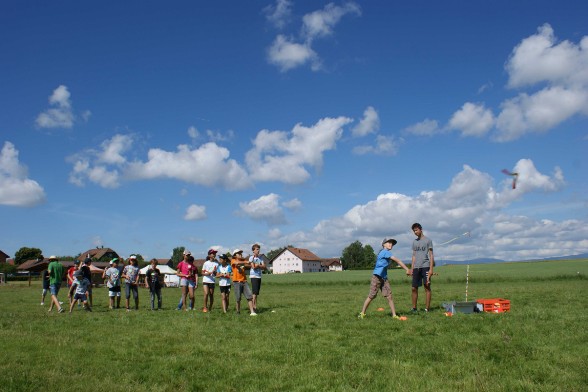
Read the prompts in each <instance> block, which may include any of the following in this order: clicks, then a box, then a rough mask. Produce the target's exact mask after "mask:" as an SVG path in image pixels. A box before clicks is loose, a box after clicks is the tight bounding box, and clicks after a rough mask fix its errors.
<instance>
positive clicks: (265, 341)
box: [0, 260, 588, 392]
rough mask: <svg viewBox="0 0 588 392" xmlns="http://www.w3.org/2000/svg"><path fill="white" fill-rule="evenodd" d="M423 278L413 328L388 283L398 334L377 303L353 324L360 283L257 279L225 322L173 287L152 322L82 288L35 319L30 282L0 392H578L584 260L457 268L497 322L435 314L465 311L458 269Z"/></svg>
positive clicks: (12, 289) (314, 276) (0, 325)
mask: <svg viewBox="0 0 588 392" xmlns="http://www.w3.org/2000/svg"><path fill="white" fill-rule="evenodd" d="M435 271H436V272H438V273H439V276H436V277H435V280H434V281H433V304H434V305H435V309H434V310H433V311H432V312H430V313H428V314H425V313H424V312H419V314H417V315H412V314H409V313H408V311H409V309H410V307H411V305H410V279H409V278H408V277H406V276H405V275H403V271H401V270H392V271H390V278H391V283H392V291H393V294H394V299H395V303H396V308H397V311H398V313H399V314H404V315H407V316H408V320H407V321H397V320H393V319H392V317H390V315H389V310H388V308H387V304H386V301H385V300H384V299H383V298H382V297H380V296H378V297H377V298H376V299H375V300H374V301H373V302H372V304H371V306H370V308H369V309H368V313H367V318H365V319H363V320H359V319H358V318H357V314H358V312H359V310H360V309H361V305H362V303H363V301H364V299H365V297H366V295H367V293H368V291H369V280H370V276H371V271H345V272H341V273H309V274H288V275H267V276H264V278H263V284H262V289H261V295H260V297H259V315H258V316H257V317H250V316H249V315H248V314H247V312H242V314H241V315H237V314H235V312H234V310H233V309H234V298H233V297H231V310H230V312H229V313H227V314H222V312H221V311H220V292H219V291H218V289H217V292H216V293H215V308H214V309H213V310H212V312H210V313H202V312H199V311H194V312H185V311H182V312H179V311H176V310H175V305H176V304H177V301H178V299H179V296H180V291H179V289H177V288H165V289H163V296H164V297H163V303H164V304H163V306H164V309H163V310H161V311H156V312H151V311H149V310H148V308H149V295H148V292H147V290H145V289H143V290H141V291H140V293H139V295H140V301H141V304H140V310H139V311H133V312H126V311H125V310H124V309H120V310H108V298H107V295H108V294H107V291H106V289H105V288H95V289H94V311H93V312H92V313H88V312H83V311H81V310H78V309H77V308H76V309H74V312H73V313H72V314H68V313H67V312H66V313H63V314H58V313H57V312H56V311H55V310H54V311H53V312H52V313H48V312H47V308H48V305H47V303H48V302H49V301H48V299H47V300H46V305H45V306H40V294H41V286H40V282H33V284H32V286H31V287H29V286H28V283H26V282H18V283H17V282H14V283H13V282H9V284H8V285H5V286H1V287H0V375H1V377H0V391H39V390H44V391H74V390H75V391H80V390H91V391H110V392H112V391H130V390H132V391H181V390H189V391H201V390H217V391H249V390H251V391H354V390H362V391H363V390H380V391H382V390H406V391H409V390H410V391H422V390H440V391H585V390H586V388H587V385H588V372H587V371H586V369H588V345H587V342H588V333H587V325H588V306H587V303H588V300H587V295H588V290H587V288H588V280H587V279H586V277H587V276H588V260H570V261H551V262H534V263H502V264H484V265H472V266H470V275H469V287H468V300H470V301H471V300H475V299H477V298H505V299H509V300H510V301H511V312H510V313H503V314H489V313H485V314H471V315H465V314H456V315H454V316H453V317H446V316H445V314H444V313H445V311H444V309H442V308H441V307H440V305H441V303H443V302H448V301H452V300H458V301H463V300H465V288H466V285H465V278H466V266H456V265H454V266H441V267H438V268H436V269H435ZM420 294H421V298H420V299H419V304H420V305H422V304H423V300H424V293H423V291H422V289H421V291H420ZM123 295H124V294H123ZM60 299H61V300H63V301H66V293H65V291H63V290H62V292H61V293H60ZM123 303H124V298H123ZM196 305H197V308H200V307H201V306H202V289H201V286H199V289H198V290H197V296H196ZM242 307H243V308H244V309H246V302H245V301H244V300H243V302H242ZM379 307H384V308H385V309H386V311H384V312H381V311H378V310H377V309H378V308H379Z"/></svg>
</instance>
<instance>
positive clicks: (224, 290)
mask: <svg viewBox="0 0 588 392" xmlns="http://www.w3.org/2000/svg"><path fill="white" fill-rule="evenodd" d="M219 258H220V262H221V264H220V265H219V266H218V268H217V270H216V277H217V278H218V287H219V289H220V292H221V304H222V306H223V313H227V309H228V308H229V295H230V294H231V274H232V273H233V270H232V269H231V266H230V265H229V264H228V263H229V257H228V256H227V255H225V254H222V255H220V256H219Z"/></svg>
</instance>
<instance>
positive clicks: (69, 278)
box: [67, 260, 80, 305]
mask: <svg viewBox="0 0 588 392" xmlns="http://www.w3.org/2000/svg"><path fill="white" fill-rule="evenodd" d="M79 266H80V261H79V260H75V261H74V264H73V265H72V266H71V267H69V268H68V269H67V290H68V292H67V299H68V300H69V304H70V305H71V302H72V301H73V290H71V286H73V283H74V276H73V274H74V272H76V271H77V270H78V269H79ZM74 290H75V289H74Z"/></svg>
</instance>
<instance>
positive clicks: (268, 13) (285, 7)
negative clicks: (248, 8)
mask: <svg viewBox="0 0 588 392" xmlns="http://www.w3.org/2000/svg"><path fill="white" fill-rule="evenodd" d="M263 12H264V13H265V17H266V18H267V20H268V22H270V23H271V24H272V25H273V26H274V27H276V28H277V29H282V28H284V27H285V26H286V25H287V24H288V22H289V21H290V18H291V15H292V2H291V1H290V0H276V4H275V5H273V4H270V5H268V6H267V7H265V8H264V9H263Z"/></svg>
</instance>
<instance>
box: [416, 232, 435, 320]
mask: <svg viewBox="0 0 588 392" xmlns="http://www.w3.org/2000/svg"><path fill="white" fill-rule="evenodd" d="M412 232H413V233H414V235H416V236H417V238H416V239H415V240H414V241H413V242H412V265H411V270H410V272H411V274H412V312H413V313H416V312H417V300H418V298H419V286H421V285H423V286H424V287H425V312H428V311H429V310H430V309H431V277H432V276H433V267H434V265H435V258H434V256H433V241H431V240H430V239H429V238H427V237H425V235H424V234H423V227H422V226H421V224H420V223H414V224H413V225H412Z"/></svg>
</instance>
